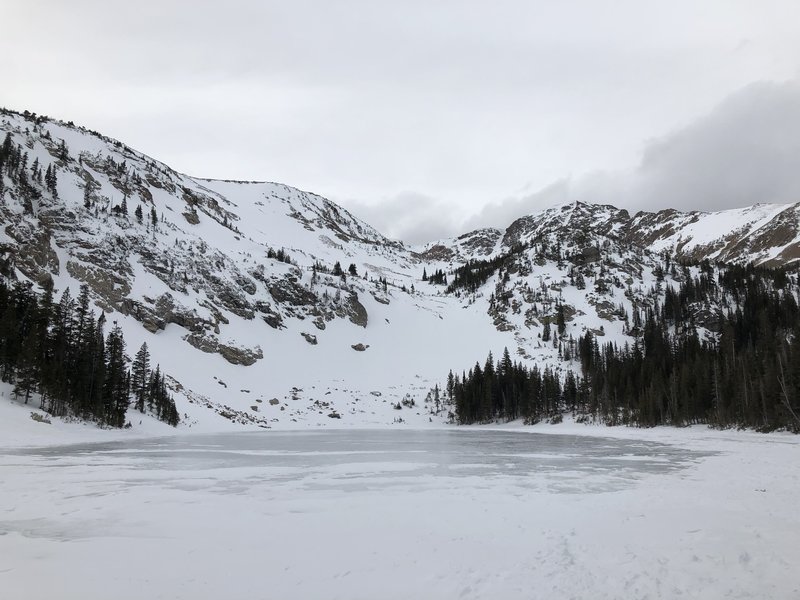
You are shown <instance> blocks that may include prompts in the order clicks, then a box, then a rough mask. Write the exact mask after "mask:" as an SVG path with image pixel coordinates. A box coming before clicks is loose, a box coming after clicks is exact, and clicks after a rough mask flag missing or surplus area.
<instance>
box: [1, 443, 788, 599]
mask: <svg viewBox="0 0 800 600" xmlns="http://www.w3.org/2000/svg"><path fill="white" fill-rule="evenodd" d="M724 459H725V456H724V454H721V453H718V452H715V451H713V450H712V449H703V450H702V451H701V450H697V449H686V448H681V447H679V446H676V445H667V444H660V443H656V442H653V441H642V440H625V439H612V438H601V437H590V436H586V435H557V434H556V435H553V434H546V435H545V434H535V433H527V432H512V431H489V430H474V429H458V430H445V431H439V430H428V431H386V430H383V431H367V430H355V431H326V432H286V433H274V432H270V433H237V434H216V435H195V436H183V437H180V436H178V437H172V438H158V439H148V440H140V441H131V440H126V441H119V442H106V443H87V444H77V445H65V446H53V447H47V448H27V449H19V450H10V451H6V452H5V453H4V454H3V455H2V461H1V462H0V469H2V474H3V484H4V485H3V487H2V491H0V500H2V503H1V504H0V534H1V535H0V554H1V555H2V556H3V563H4V564H3V565H2V566H0V589H3V590H6V592H5V593H8V594H10V595H8V596H7V597H9V598H31V599H37V598H53V597H58V598H81V599H91V598H98V599H99V598H107V597H109V593H110V591H111V590H113V596H114V597H115V598H143V597H147V598H155V597H163V598H193V599H200V598H209V599H211V598H223V597H224V598H372V599H374V598H409V597H425V598H487V597H493V598H540V597H541V598H552V597H592V598H611V597H637V598H638V597H673V596H676V595H679V594H684V595H687V596H688V597H716V596H715V595H714V593H718V594H720V595H722V594H733V595H734V596H737V594H738V597H770V596H769V595H764V596H760V595H759V593H757V592H758V591H759V590H760V589H768V590H771V592H773V593H774V592H776V591H784V592H787V593H788V592H789V591H791V589H792V588H791V584H789V583H788V582H787V580H785V579H784V578H783V575H781V573H780V572H781V568H782V567H781V565H782V564H783V565H785V567H783V568H784V570H786V571H787V573H788V569H789V566H788V565H789V564H790V562H791V560H790V559H791V558H797V550H796V549H792V550H788V549H787V550H785V552H786V553H787V555H785V556H781V555H780V552H781V550H780V549H781V548H782V540H783V541H785V543H786V548H789V547H790V543H789V542H790V541H791V539H786V540H784V539H783V538H784V537H786V534H788V535H789V536H790V538H791V534H792V533H795V534H796V533H797V528H796V525H797V521H796V519H795V520H794V521H791V520H790V521H789V523H788V524H789V526H790V528H789V530H788V531H784V536H777V538H778V539H776V538H775V536H773V539H772V541H771V543H770V544H765V543H764V540H763V536H762V534H766V533H768V531H769V529H770V527H771V525H770V524H769V523H762V524H761V525H760V526H759V525H758V524H757V519H752V520H750V521H748V522H747V523H742V522H739V523H732V522H731V520H730V519H729V517H730V515H727V516H726V514H725V512H726V508H725V506H724V505H723V503H724V502H728V501H729V500H730V498H726V497H725V496H724V495H721V493H722V494H724V493H725V492H724V488H722V489H720V490H718V491H717V492H716V495H712V496H713V497H709V493H708V492H709V487H708V486H707V485H703V484H702V483H699V482H698V480H697V479H696V477H695V476H696V474H697V472H698V470H701V469H702V468H703V466H704V465H705V464H707V463H709V462H711V461H714V460H724ZM748 495H750V494H748ZM761 495H762V497H765V496H764V493H763V492H762V493H761ZM709 501H710V502H709ZM714 502H716V503H717V505H716V506H714ZM720 516H722V518H720ZM762 516H763V515H762ZM767 520H768V521H769V519H767ZM791 526H794V527H795V529H794V530H792V529H791ZM759 527H763V530H762V529H759ZM748 540H749V543H747V542H748ZM767 552H771V556H769V555H768V554H765V553H767ZM792 554H793V556H792ZM779 575H780V576H779ZM764 577H766V579H763V578H764ZM770 577H772V579H770ZM759 578H762V579H763V581H762V582H761V583H760V584H759V582H758V579H759ZM771 581H773V582H774V584H773V586H779V587H773V588H770V587H769V586H770V582H771ZM757 585H760V586H761V587H760V588H759V587H757ZM780 586H782V587H780ZM787 586H788V587H787ZM703 590H705V591H706V592H712V593H710V594H705V593H701V592H702V591H703ZM745 592H747V593H745ZM750 592H753V594H751V593H750ZM748 594H749V596H748ZM783 597H786V596H785V595H784V596H783Z"/></svg>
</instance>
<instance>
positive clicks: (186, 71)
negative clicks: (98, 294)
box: [0, 0, 800, 242]
mask: <svg viewBox="0 0 800 600" xmlns="http://www.w3.org/2000/svg"><path fill="white" fill-rule="evenodd" d="M2 5H3V8H2V17H3V31H2V35H0V52H2V56H4V57H6V59H5V61H4V65H3V74H2V86H0V104H2V105H4V106H6V107H9V108H13V109H17V110H25V109H28V110H31V111H34V112H37V113H43V114H48V115H51V116H55V117H59V118H63V119H66V120H73V121H75V122H76V123H79V124H83V125H86V126H88V127H90V128H92V129H96V130H98V131H101V132H103V133H105V134H107V135H110V136H112V137H115V138H118V139H120V140H122V141H124V142H125V143H127V144H129V145H131V146H133V147H135V148H137V149H139V150H142V151H143V152H146V153H147V154H149V155H151V156H153V157H154V158H157V159H159V160H162V161H164V162H166V163H167V164H169V165H170V166H172V167H174V168H176V169H178V170H180V171H182V172H185V173H188V174H191V175H198V176H204V177H218V178H225V179H247V180H269V181H280V182H283V183H287V184H290V185H293V186H296V187H299V188H302V189H306V190H310V191H314V192H317V193H320V194H322V195H325V196H327V197H329V198H331V199H333V200H335V201H337V202H339V203H341V204H343V205H345V206H347V207H348V208H350V209H351V210H353V211H354V212H355V213H356V214H357V215H358V216H361V217H362V218H365V219H366V220H367V221H368V222H370V223H372V224H373V225H375V226H376V227H378V229H381V230H382V231H383V232H384V233H386V234H388V235H391V236H394V237H400V238H403V239H405V240H408V241H413V242H419V241H424V240H428V239H432V238H435V237H440V236H444V235H447V234H453V233H462V232H463V231H465V230H466V229H468V228H474V227H478V226H484V225H492V226H503V225H507V224H508V223H509V222H510V220H511V219H513V218H515V217H517V216H520V215H522V214H525V213H526V212H530V211H531V210H535V209H536V208H541V207H545V206H549V205H552V204H554V203H556V202H562V201H567V200H574V199H582V200H588V201H597V202H610V203H613V204H616V205H619V206H623V207H626V208H630V209H658V208H665V207H675V208H684V209H685V208H692V209H694V208H704V209H709V210H711V209H719V208H724V207H729V206H730V207H733V206H742V205H746V204H752V203H755V202H791V201H800V83H799V82H800V35H798V32H799V31H800V29H799V26H798V23H800V2H798V1H797V0H760V1H757V0H750V1H737V0H702V1H697V0H669V1H648V0H613V1H603V0H563V1H561V2H551V1H533V0H508V1H503V0H493V1H491V2H489V1H487V2H478V1H473V0H458V1H453V2H448V1H432V0H425V1H416V0H402V1H398V0H392V1H387V2H383V1H379V0H342V1H333V0H317V1H309V0H291V1H281V2H277V1H275V2H273V1H269V0H267V1H264V0H247V1H246V0H227V1H225V2H205V1H202V0H194V1H189V0H157V1H156V0H153V1H151V0H139V1H138V2H129V1H125V2H123V1H115V0H70V1H69V2H65V1H63V0H2Z"/></svg>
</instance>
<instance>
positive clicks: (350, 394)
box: [0, 110, 800, 428]
mask: <svg viewBox="0 0 800 600" xmlns="http://www.w3.org/2000/svg"><path fill="white" fill-rule="evenodd" d="M0 133H2V135H3V137H4V138H5V139H6V140H7V141H6V142H5V143H4V148H5V149H4V156H5V164H4V165H3V166H2V167H0V174H1V175H2V177H1V178H0V181H2V195H0V198H2V202H0V223H2V229H0V261H1V262H2V271H3V273H4V274H5V275H6V276H7V277H10V278H12V279H17V280H22V281H30V282H31V283H32V284H34V285H36V286H38V285H41V284H42V283H44V282H52V283H53V285H54V287H55V288H56V289H57V290H58V291H59V292H61V291H63V290H64V289H71V290H72V293H73V296H76V297H77V291H78V287H79V286H80V285H81V284H86V285H88V286H89V288H90V290H91V300H92V307H93V308H94V309H95V310H97V311H103V312H104V313H106V314H108V315H109V316H110V317H111V318H113V319H114V320H115V321H117V322H119V324H120V326H121V327H122V329H123V330H124V332H125V337H126V339H128V340H130V347H129V353H132V351H133V350H135V348H136V347H138V345H139V344H141V343H142V342H147V344H148V346H149V347H151V350H152V353H153V357H154V362H156V361H157V362H160V363H161V364H162V365H163V366H164V369H165V371H166V372H167V373H169V374H170V376H171V378H170V379H169V381H170V385H171V387H172V390H173V392H174V393H175V394H176V395H177V398H176V402H177V403H178V408H179V409H180V411H181V412H182V414H183V415H184V421H185V423H186V424H187V426H196V427H204V426H211V425H210V423H217V425H214V426H218V421H219V420H218V419H215V418H214V419H212V418H211V417H209V415H218V416H221V417H223V420H224V421H226V422H227V421H229V422H232V423H235V424H237V425H242V424H245V425H249V426H260V427H270V428H272V427H295V426H306V425H315V426H330V425H331V424H337V423H340V422H341V423H344V424H347V425H348V426H352V425H358V424H375V423H381V424H385V423H394V422H399V421H398V420H402V422H416V423H425V422H428V421H429V420H434V419H435V420H437V421H441V420H446V419H447V418H448V410H447V409H446V408H444V407H443V406H441V405H439V403H436V405H435V408H434V404H433V400H432V398H433V396H432V395H431V394H430V392H431V390H432V389H435V386H436V385H437V384H438V385H441V384H442V378H443V376H444V375H445V374H446V373H447V371H448V370H449V369H453V368H455V369H460V368H464V369H465V368H467V367H468V366H469V365H471V364H473V363H474V362H475V361H476V360H482V359H483V357H484V356H485V354H486V351H487V350H491V351H493V352H494V353H495V354H496V355H498V356H499V355H500V354H501V353H502V351H503V349H504V348H511V349H512V352H513V354H514V356H515V357H516V358H517V359H518V360H520V361H526V362H527V363H529V364H538V365H541V366H548V367H551V368H552V369H554V370H555V371H556V372H559V373H564V372H566V370H568V369H572V368H574V365H571V364H570V363H569V361H565V360H564V359H563V356H562V351H563V345H564V344H565V343H567V342H568V339H569V338H570V336H575V337H577V335H578V334H579V333H581V332H585V331H593V332H598V333H602V334H603V335H605V336H607V339H609V340H615V341H618V342H619V343H620V344H622V343H625V342H626V341H629V340H630V339H632V338H631V337H630V336H631V331H630V327H631V325H630V323H629V322H628V318H629V316H630V315H632V314H633V313H634V312H638V311H642V310H645V309H646V308H647V307H648V306H652V304H653V302H657V301H658V297H659V296H658V294H659V293H661V292H659V291H658V290H659V289H663V286H662V288H659V285H660V284H659V282H660V281H661V279H660V277H661V275H659V269H661V270H662V271H663V267H664V266H665V265H666V266H667V267H668V265H669V263H670V261H671V262H672V264H673V265H674V264H675V263H676V262H679V261H681V260H688V261H690V262H691V263H693V264H694V263H699V262H700V261H702V260H703V259H712V260H722V259H725V260H729V261H732V262H749V261H756V262H759V261H760V262H761V263H762V264H781V265H794V264H795V263H796V261H797V259H798V257H800V252H798V239H799V238H798V220H797V213H798V205H797V204H794V205H786V206H782V207H778V206H776V205H766V206H764V205H762V206H761V207H751V208H749V209H733V210H732V211H724V212H723V213H678V212H677V211H669V210H666V211H659V212H657V213H641V212H640V213H637V214H635V215H633V216H631V215H630V214H629V213H628V211H626V210H624V209H618V208H615V207H613V206H610V205H605V206H603V205H594V204H585V203H570V204H566V205H561V206H556V207H552V208H548V209H545V210H543V211H540V212H538V213H535V214H533V215H527V216H524V217H522V218H520V219H517V220H515V221H514V222H513V223H511V224H510V225H509V226H508V227H507V228H505V229H503V230H500V229H492V228H485V229H479V230H475V231H473V232H468V233H465V234H463V235H461V236H459V237H457V238H451V239H448V240H440V241H439V242H435V243H430V244H426V245H423V246H414V247H412V246H407V245H406V244H404V243H403V242H399V241H394V240H390V239H388V238H386V237H385V236H384V235H383V234H382V233H380V232H379V231H377V230H376V229H375V228H373V227H372V226H370V225H369V224H368V223H366V222H364V221H362V220H360V219H359V218H358V217H357V216H355V215H353V214H352V213H350V212H349V211H348V210H347V209H345V208H343V207H340V206H338V205H337V204H336V203H334V202H332V201H330V200H328V199H326V198H324V197H322V196H319V195H317V194H314V193H312V192H306V191H302V190H299V189H297V188H293V187H291V186H287V185H284V184H280V183H272V182H239V181H230V180H219V179H202V178H197V177H191V176H188V175H184V174H181V173H178V172H176V171H174V170H173V169H171V168H170V167H168V166H167V165H165V164H163V163H160V162H158V161H157V160H155V159H152V158H150V157H148V156H147V155H145V154H143V153H140V152H138V151H136V150H133V149H131V148H129V147H128V146H126V145H125V144H123V143H122V142H119V141H116V140H113V139H111V138H108V137H105V136H103V135H101V134H98V133H96V132H90V131H89V130H85V129H82V128H80V127H77V126H75V125H72V124H70V123H64V122H59V121H53V120H50V119H47V118H45V117H40V116H36V115H33V114H30V113H28V114H27V115H26V114H24V113H23V114H20V113H14V112H11V111H7V110H4V111H2V112H0ZM45 172H48V173H55V175H49V176H48V175H47V174H46V173H45ZM725 223H727V224H728V225H731V226H730V227H728V229H729V230H728V231H725V230H723V231H722V232H721V233H722V234H721V235H717V236H716V237H714V236H709V235H708V234H707V230H708V228H709V227H712V226H714V225H715V226H716V227H715V228H716V230H717V231H718V230H719V229H720V227H721V226H722V225H723V224H725ZM679 226H680V227H679ZM704 228H705V230H704ZM502 257H507V259H504V260H499V259H500V258H502ZM494 259H497V260H495V262H492V260H494ZM665 261H666V262H665ZM471 264H474V270H471V269H472V267H470V265H471ZM481 265H484V266H483V267H482V266H481ZM479 269H483V271H482V272H481V273H478V272H477V271H478V270H479ZM691 269H695V270H696V269H697V267H691ZM667 271H668V273H667V276H666V280H665V281H666V284H668V283H669V282H670V281H678V280H679V279H680V278H681V277H684V276H685V275H683V274H682V273H681V272H677V271H674V269H673V272H669V269H667ZM689 272H690V273H691V272H693V271H691V270H690V271H689ZM423 274H430V275H435V274H440V275H439V276H437V278H435V279H430V280H428V281H426V280H425V278H424V277H423ZM559 306H560V307H562V308H561V309H560V310H561V312H562V313H564V314H566V319H567V323H566V327H565V331H564V333H563V335H562V336H561V337H560V338H558V339H557V340H555V342H556V343H553V341H551V340H549V339H548V340H543V339H542V338H543V333H544V330H545V329H546V328H547V327H548V326H549V325H550V324H552V323H555V318H556V311H557V309H558V307H559ZM704 310H710V309H704ZM716 310H725V308H724V306H719V307H715V308H713V310H711V312H712V313H713V312H714V311H716ZM698 315H700V317H702V318H701V320H700V323H701V328H703V331H704V334H705V335H713V333H714V332H713V327H714V326H713V323H714V319H713V314H712V315H710V316H709V315H706V316H705V317H703V316H702V315H703V313H702V310H701V308H700V307H698ZM233 382H235V383H233ZM426 399H427V400H428V401H429V402H427V403H426V402H425V401H426Z"/></svg>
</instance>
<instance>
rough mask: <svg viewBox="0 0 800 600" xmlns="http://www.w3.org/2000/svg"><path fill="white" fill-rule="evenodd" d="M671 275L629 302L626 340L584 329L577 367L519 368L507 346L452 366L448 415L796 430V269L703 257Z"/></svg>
mask: <svg viewBox="0 0 800 600" xmlns="http://www.w3.org/2000/svg"><path fill="white" fill-rule="evenodd" d="M672 273H673V275H675V276H676V277H678V280H679V281H677V282H676V283H677V285H672V284H669V285H666V287H665V288H664V289H660V290H659V289H655V290H653V292H652V293H653V302H652V303H651V304H650V306H643V307H641V308H640V309H634V324H635V325H634V327H632V328H630V330H629V331H630V334H631V341H630V342H629V343H628V342H626V343H625V344H624V345H622V347H620V346H619V345H618V344H616V343H613V342H608V343H602V341H601V338H598V336H597V335H596V334H593V333H592V332H587V333H585V334H584V335H582V336H580V337H579V338H578V339H577V341H576V342H573V343H572V344H571V345H570V346H571V347H570V352H568V353H567V355H568V356H569V357H574V360H572V361H570V362H572V364H573V366H575V367H576V370H577V374H573V372H572V371H571V370H570V371H568V372H567V373H566V374H565V375H564V376H559V374H558V373H556V372H554V371H553V370H551V369H549V368H546V369H545V370H544V371H543V372H542V371H540V370H539V368H538V367H533V369H528V368H527V367H525V366H524V365H521V364H518V363H516V362H513V361H512V360H511V358H510V355H509V354H508V351H507V350H506V352H505V353H504V355H503V358H502V359H501V360H500V361H498V362H497V363H496V364H495V363H494V361H493V359H492V357H491V354H490V355H489V358H488V359H487V361H486V363H485V364H484V366H483V367H481V366H480V365H479V364H476V365H475V366H474V367H473V368H472V369H470V371H469V372H468V373H464V374H462V376H461V377H458V376H454V375H453V374H452V373H451V374H450V376H449V377H448V386H447V391H448V393H449V395H450V398H451V400H452V402H453V403H454V405H455V417H456V419H457V421H458V422H459V423H475V422H487V421H492V420H498V419H504V420H512V419H517V418H524V419H526V421H528V422H535V421H538V420H540V419H542V418H552V417H554V416H557V415H558V414H560V413H561V412H564V411H572V412H573V413H574V414H575V415H577V416H578V417H579V418H586V417H591V418H596V419H599V420H601V421H604V422H607V423H609V424H628V425H637V426H643V427H650V426H655V425H676V426H684V425H689V424H693V423H707V424H710V425H713V426H716V427H747V428H753V429H757V430H760V431H771V430H775V429H786V430H789V431H794V432H800V309H799V308H798V302H797V297H798V292H799V291H800V289H799V288H798V282H797V276H796V275H789V274H787V272H786V271H785V270H781V269H761V268H756V267H753V266H752V265H750V266H727V267H721V268H719V269H718V270H715V269H714V268H713V267H711V266H710V265H709V264H707V263H706V264H703V265H701V268H700V270H699V274H698V275H695V276H693V275H692V274H691V272H690V270H689V268H688V267H686V266H681V267H678V269H677V271H676V270H675V269H672ZM659 279H660V278H659ZM659 299H660V301H659ZM711 307H716V308H715V309H712V308H711ZM640 312H641V314H640Z"/></svg>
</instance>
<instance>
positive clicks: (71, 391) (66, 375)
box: [0, 265, 180, 427]
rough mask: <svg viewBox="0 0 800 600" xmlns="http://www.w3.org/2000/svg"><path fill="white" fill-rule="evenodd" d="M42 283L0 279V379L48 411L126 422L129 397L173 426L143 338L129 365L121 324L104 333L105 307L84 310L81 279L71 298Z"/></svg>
mask: <svg viewBox="0 0 800 600" xmlns="http://www.w3.org/2000/svg"><path fill="white" fill-rule="evenodd" d="M6 268H7V265H6ZM43 290H44V291H43V293H41V294H37V293H36V292H34V291H33V286H32V285H30V284H27V283H20V282H13V283H12V284H9V283H7V282H6V280H5V279H2V278H0V379H1V380H2V381H4V382H6V383H12V384H14V394H15V395H16V396H17V397H18V398H23V399H24V402H25V403H26V404H27V403H28V402H29V401H30V400H31V398H32V397H33V396H34V395H35V394H38V395H39V397H40V408H41V409H42V410H45V411H47V412H48V413H50V414H52V415H55V416H75V417H78V418H81V419H87V420H92V421H96V422H98V423H100V424H101V425H105V426H110V427H124V426H125V425H126V423H127V421H126V419H127V411H128V408H129V407H130V406H131V403H132V402H133V405H134V408H135V409H136V410H138V411H139V412H140V413H150V414H152V415H154V416H155V417H157V418H158V419H160V420H161V421H164V422H166V423H169V424H170V425H173V426H175V425H177V424H178V422H179V420H180V418H179V415H178V410H177V408H176V407H175V401H174V399H173V398H172V396H171V395H170V393H169V391H168V389H167V385H166V381H165V378H164V374H163V373H162V372H161V369H160V367H159V366H156V367H155V369H151V368H150V355H149V351H148V349H147V345H146V344H143V345H142V347H141V348H140V349H139V351H138V352H137V354H136V356H135V358H134V360H133V362H132V365H131V367H130V368H129V367H128V359H127V357H126V355H125V350H126V346H125V339H124V337H123V335H122V329H121V328H120V327H119V325H117V324H116V322H115V323H114V324H113V325H112V327H111V330H110V331H109V333H108V335H105V333H104V328H105V324H106V318H105V314H104V313H100V316H99V317H97V316H96V315H95V313H94V312H93V311H91V310H90V307H89V288H88V286H86V285H85V284H84V285H82V286H81V288H80V294H79V296H78V298H77V299H73V297H72V295H71V294H70V291H69V288H67V289H65V290H64V292H63V293H62V294H61V297H60V300H59V301H58V302H56V301H54V298H53V286H52V282H47V283H45V284H44V285H43Z"/></svg>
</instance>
